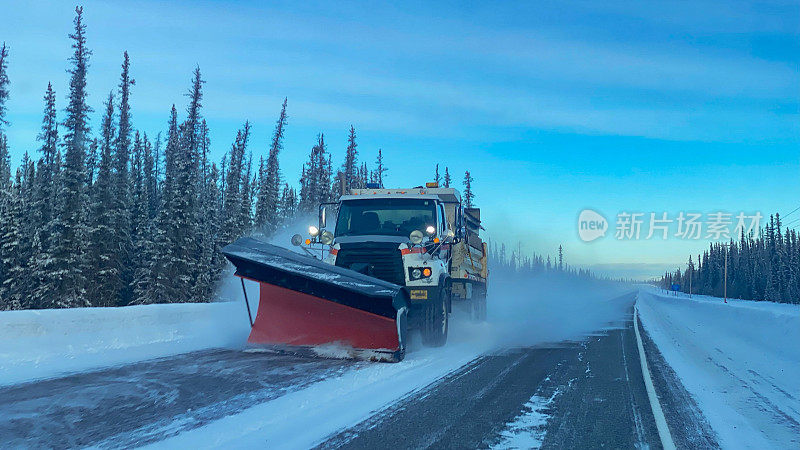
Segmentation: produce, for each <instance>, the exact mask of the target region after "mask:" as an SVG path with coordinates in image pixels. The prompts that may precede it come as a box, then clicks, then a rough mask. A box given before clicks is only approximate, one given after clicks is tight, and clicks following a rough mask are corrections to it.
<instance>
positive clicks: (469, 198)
mask: <svg viewBox="0 0 800 450" xmlns="http://www.w3.org/2000/svg"><path fill="white" fill-rule="evenodd" d="M473 181H474V179H473V178H472V175H470V173H469V170H468V171H466V172H465V173H464V207H466V208H472V207H473V206H474V202H475V194H473V193H472V182H473Z"/></svg>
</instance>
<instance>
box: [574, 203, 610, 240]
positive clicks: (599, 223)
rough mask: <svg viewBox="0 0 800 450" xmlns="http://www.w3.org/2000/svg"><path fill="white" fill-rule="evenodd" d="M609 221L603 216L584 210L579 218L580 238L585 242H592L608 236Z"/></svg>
mask: <svg viewBox="0 0 800 450" xmlns="http://www.w3.org/2000/svg"><path fill="white" fill-rule="evenodd" d="M607 231H608V221H607V220H606V218H605V217H603V215H602V214H600V213H598V212H596V211H593V210H591V209H584V210H583V211H581V213H580V215H579V216H578V236H579V237H580V238H581V240H582V241H584V242H591V241H593V240H595V239H597V238H601V237H603V236H605V235H606V232H607Z"/></svg>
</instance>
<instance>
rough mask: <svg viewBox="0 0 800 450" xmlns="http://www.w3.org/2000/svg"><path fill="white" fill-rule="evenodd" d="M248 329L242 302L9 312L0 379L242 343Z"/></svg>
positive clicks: (1, 326)
mask: <svg viewBox="0 0 800 450" xmlns="http://www.w3.org/2000/svg"><path fill="white" fill-rule="evenodd" d="M240 291H241V288H240ZM248 332H249V326H248V324H247V312H246V310H245V308H244V305H243V302H236V303H232V302H224V303H184V304H166V305H142V306H126V307H122V308H71V309H50V310H27V311H4V312H0V342H2V343H3V345H2V346H0V385H8V384H15V383H21V382H25V381H31V380H36V379H41V378H50V377H55V376H58V375H63V374H67V373H71V372H82V371H87V370H92V369H99V368H102V367H107V366H114V365H120V364H127V363H132V362H136V361H141V360H145V359H151V358H159V357H164V356H170V355H176V354H179V353H186V352H191V351H195V350H201V349H206V348H213V347H234V348H235V347H241V346H242V345H243V343H244V341H245V339H246V338H247V333H248Z"/></svg>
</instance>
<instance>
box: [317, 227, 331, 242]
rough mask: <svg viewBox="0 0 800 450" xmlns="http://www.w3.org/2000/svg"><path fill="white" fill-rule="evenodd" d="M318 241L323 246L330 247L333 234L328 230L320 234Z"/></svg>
mask: <svg viewBox="0 0 800 450" xmlns="http://www.w3.org/2000/svg"><path fill="white" fill-rule="evenodd" d="M319 241H320V242H322V243H323V244H325V245H331V244H332V243H333V233H331V232H330V231H328V230H325V231H323V232H322V236H320V237H319Z"/></svg>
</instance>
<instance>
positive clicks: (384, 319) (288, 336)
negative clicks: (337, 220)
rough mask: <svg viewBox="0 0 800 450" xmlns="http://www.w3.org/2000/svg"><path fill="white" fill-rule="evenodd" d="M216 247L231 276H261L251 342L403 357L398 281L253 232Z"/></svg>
mask: <svg viewBox="0 0 800 450" xmlns="http://www.w3.org/2000/svg"><path fill="white" fill-rule="evenodd" d="M222 252H223V253H224V254H225V256H226V257H227V258H228V259H229V260H230V261H231V262H232V263H233V264H234V265H235V266H236V275H237V276H239V277H242V278H246V279H250V280H253V281H257V282H258V283H259V287H260V289H259V304H258V312H257V314H256V319H255V321H254V322H253V327H252V329H251V331H250V337H249V338H248V345H249V346H250V347H256V348H267V349H274V350H279V351H290V352H296V353H312V354H317V355H321V356H332V357H355V358H359V359H369V360H379V361H400V360H402V359H403V356H404V355H405V334H406V332H405V328H406V315H407V310H408V309H407V304H406V300H405V295H404V292H403V289H402V287H401V286H398V285H396V284H392V283H388V282H386V281H383V280H379V279H377V278H373V277H370V276H367V275H364V274H361V273H359V272H355V271H352V270H348V269H344V268H341V267H336V266H332V265H329V264H326V263H324V262H322V261H319V260H317V259H315V258H312V257H309V256H305V255H300V254H297V253H294V252H291V251H289V250H286V249H284V248H282V247H278V246H275V245H271V244H267V243H265V242H261V241H258V240H255V239H251V238H241V239H239V240H237V241H236V242H234V243H233V244H230V245H228V246H226V247H225V248H223V249H222Z"/></svg>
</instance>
